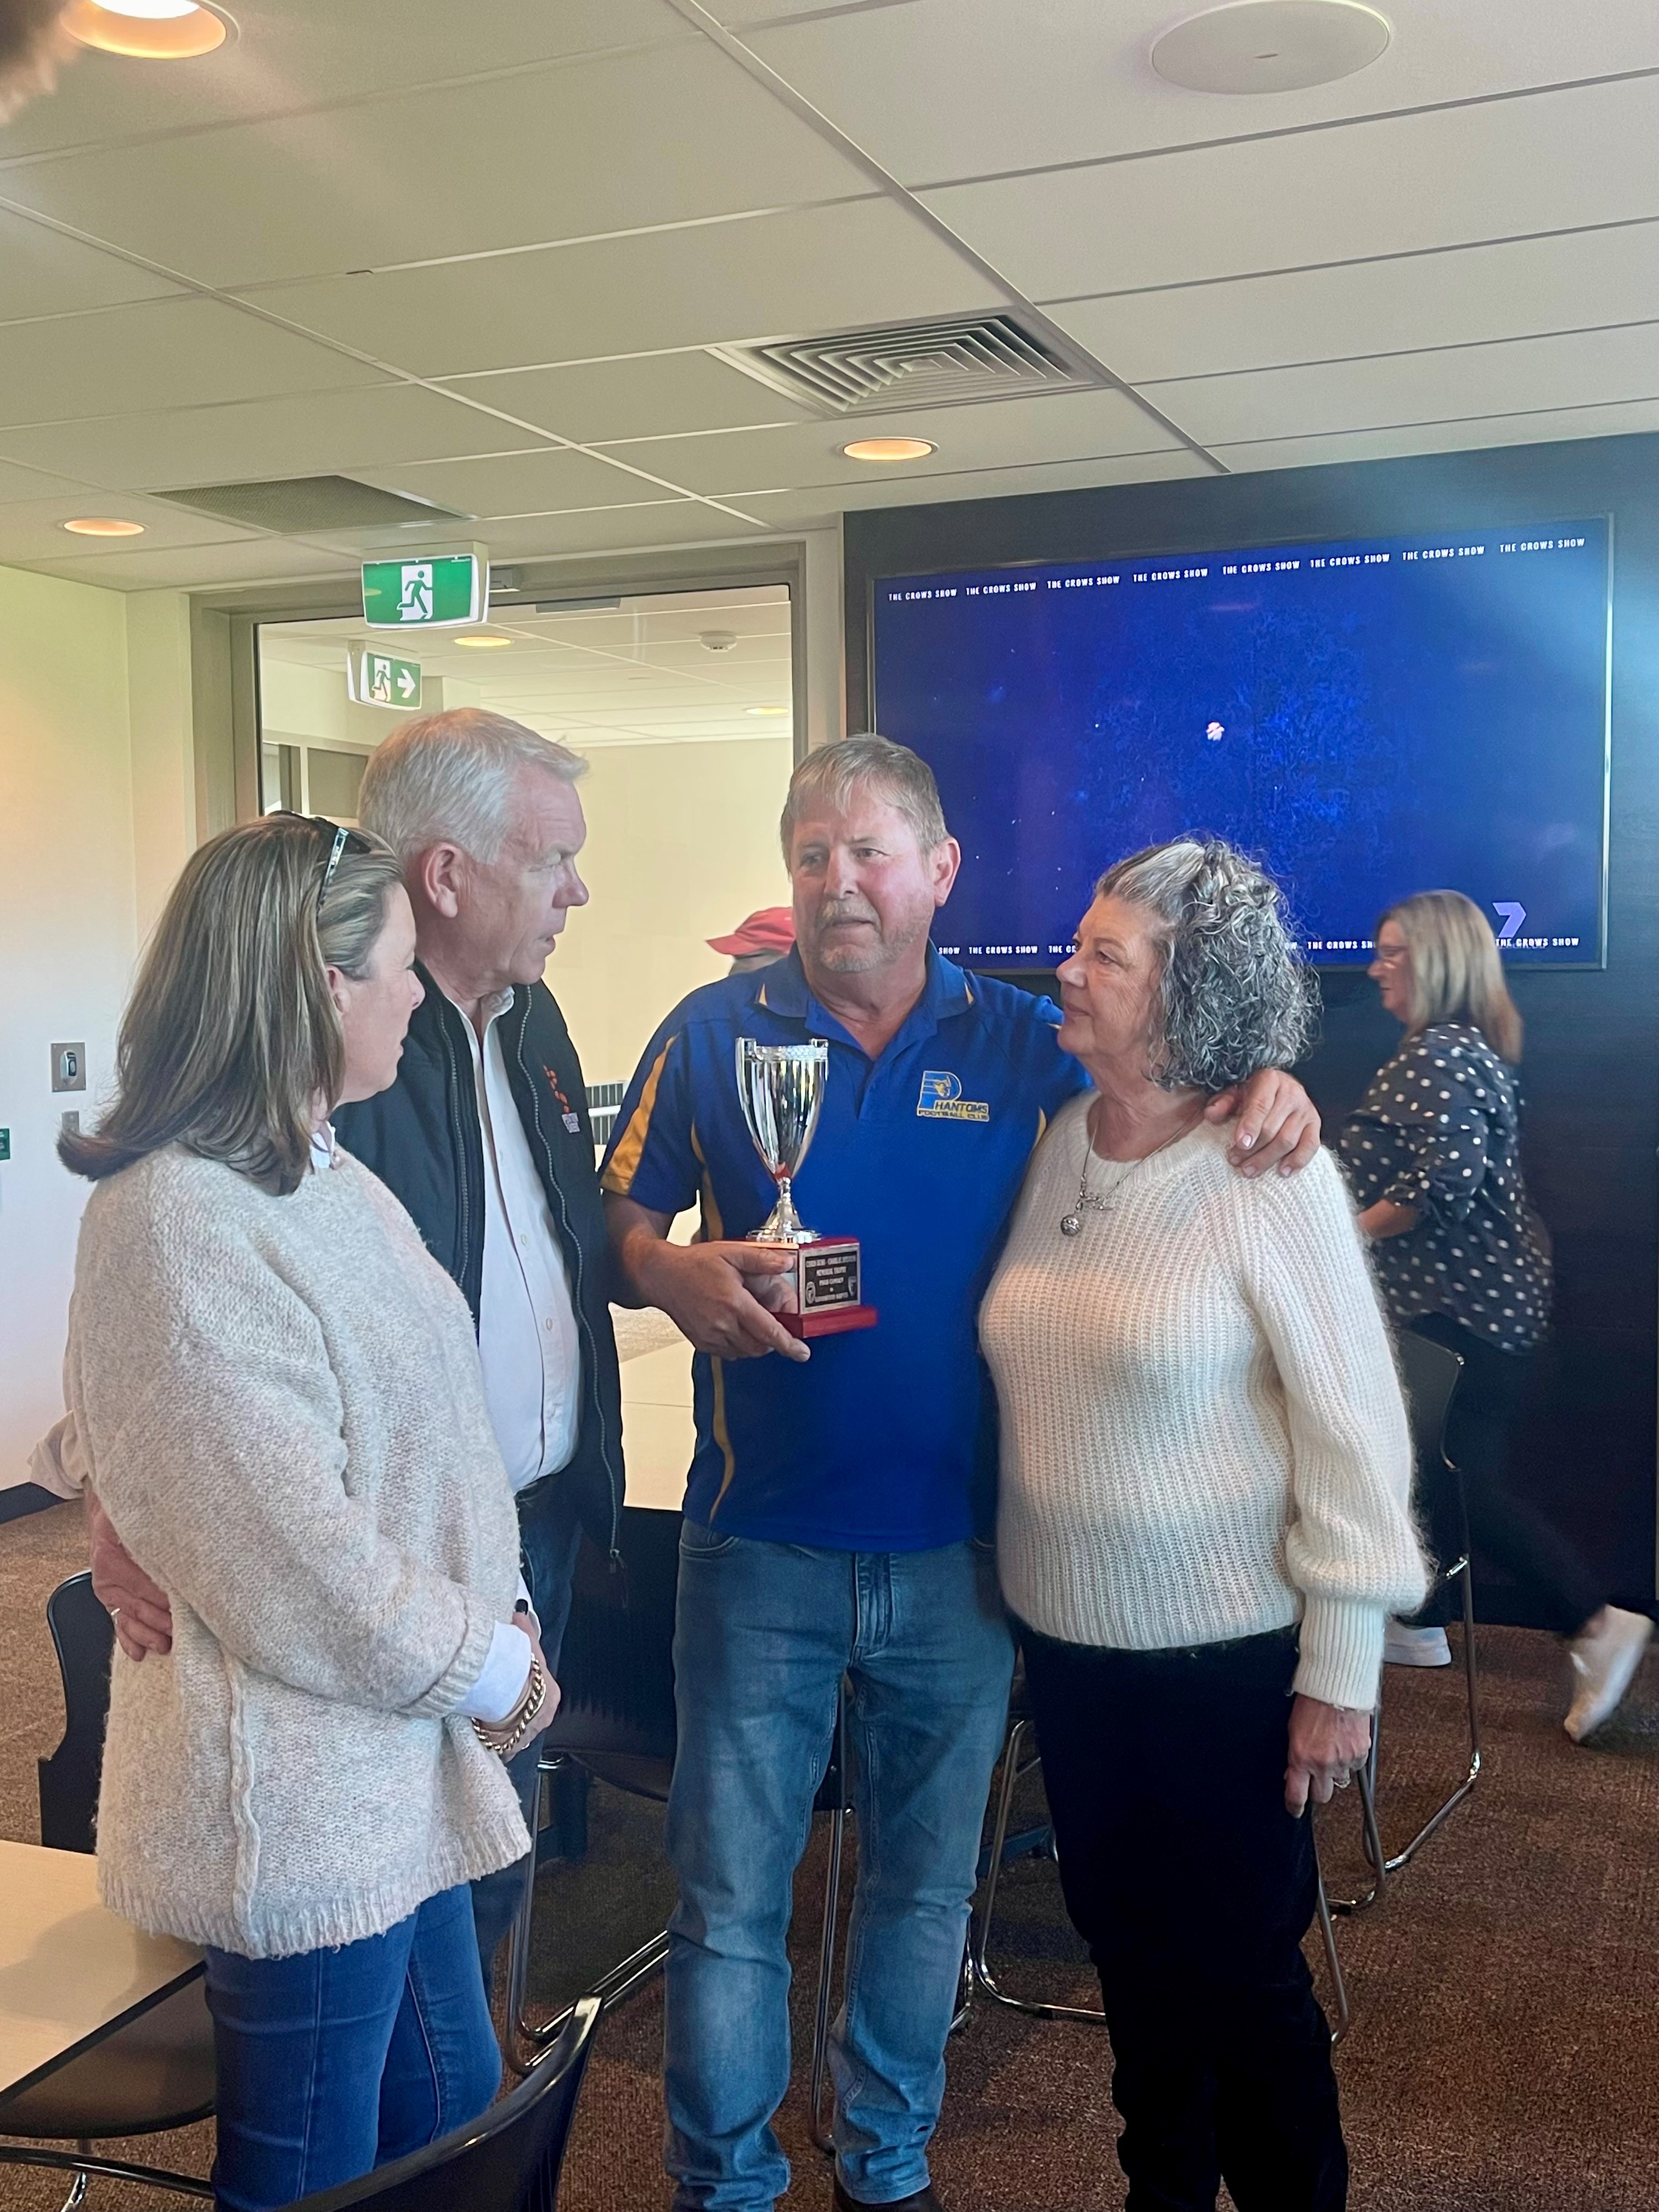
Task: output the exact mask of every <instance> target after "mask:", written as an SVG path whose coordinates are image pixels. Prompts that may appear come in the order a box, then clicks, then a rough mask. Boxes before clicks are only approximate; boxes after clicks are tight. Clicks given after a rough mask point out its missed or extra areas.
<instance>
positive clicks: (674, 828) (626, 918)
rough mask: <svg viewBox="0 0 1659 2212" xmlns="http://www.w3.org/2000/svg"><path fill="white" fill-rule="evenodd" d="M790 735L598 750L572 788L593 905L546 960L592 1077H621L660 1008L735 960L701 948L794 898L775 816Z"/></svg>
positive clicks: (786, 768)
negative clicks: (582, 821)
mask: <svg viewBox="0 0 1659 2212" xmlns="http://www.w3.org/2000/svg"><path fill="white" fill-rule="evenodd" d="M791 761H792V750H791V746H790V741H789V739H788V738H787V737H786V738H742V739H738V740H736V741H732V742H720V743H709V744H648V745H596V746H595V747H594V748H593V750H592V752H591V753H590V754H589V755H588V771H587V774H586V775H585V776H584V777H583V778H582V780H581V781H580V783H579V784H578V785H577V787H576V788H577V790H578V791H579V792H580V794H581V802H582V806H583V809H584V811H585V812H586V816H587V844H586V848H585V850H584V852H583V854H582V859H581V871H582V874H583V876H584V878H586V883H587V886H588V889H589V890H590V891H591V892H592V902H591V903H590V904H589V905H587V906H586V907H584V908H581V910H580V912H578V913H575V914H573V915H571V916H570V919H569V920H568V921H567V922H566V924H565V928H564V934H563V936H562V938H561V939H560V940H559V948H558V950H557V951H556V952H555V954H554V955H553V957H552V959H551V960H550V961H549V963H548V966H547V981H548V985H549V987H550V989H551V990H552V992H553V994H554V996H555V997H556V999H557V1000H558V1001H559V1004H560V1006H562V1008H563V1010H564V1016H565V1019H566V1021H567V1022H568V1024H569V1025H570V1033H571V1035H572V1036H573V1037H574V1039H575V1041H576V1048H577V1050H578V1051H579V1052H580V1054H581V1059H582V1069H583V1072H584V1073H585V1074H586V1077H587V1079H588V1081H589V1082H590V1083H609V1082H613V1081H623V1080H625V1079H627V1078H628V1077H629V1076H630V1075H631V1074H632V1073H634V1066H635V1061H636V1060H638V1059H639V1056H640V1054H641V1052H642V1051H643V1050H644V1049H645V1047H646V1045H647V1042H649V1039H650V1037H651V1035H652V1032H653V1030H655V1028H656V1026H657V1024H659V1022H660V1021H661V1019H662V1018H663V1016H664V1015H665V1013H667V1012H668V1011H669V1009H670V1008H671V1006H673V1005H674V1004H675V1002H676V1001H677V1000H679V999H683V998H684V995H685V994H686V993H687V992H688V991H690V990H695V989H696V986H697V985H698V984H699V983H711V982H713V981H714V978H715V977H716V976H718V975H725V973H726V968H727V965H728V963H727V962H726V960H725V959H724V958H723V957H722V956H721V955H720V953H718V952H711V951H709V949H708V945H707V944H706V943H705V942H704V939H707V938H710V937H720V936H724V935H726V933H728V932H730V931H731V930H733V929H735V928H736V927H737V926H738V923H739V922H740V921H742V920H743V918H744V915H746V914H750V913H752V912H753V911H754V909H755V908H757V907H763V906H787V905H788V903H789V883H788V878H787V877H786V875H785V874H784V872H783V860H782V856H781V854H780V853H779V850H778V816H779V813H780V812H781V810H782V806H783V799H784V792H785V789H786V787H787V784H788V781H789V770H790V766H791Z"/></svg>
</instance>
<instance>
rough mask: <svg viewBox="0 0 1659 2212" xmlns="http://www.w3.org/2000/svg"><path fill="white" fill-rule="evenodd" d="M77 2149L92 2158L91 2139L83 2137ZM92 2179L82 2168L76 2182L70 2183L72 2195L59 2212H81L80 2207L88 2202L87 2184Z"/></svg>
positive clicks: (66, 2199)
mask: <svg viewBox="0 0 1659 2212" xmlns="http://www.w3.org/2000/svg"><path fill="white" fill-rule="evenodd" d="M75 2148H76V2150H81V2151H85V2152H86V2153H87V2154H88V2156H90V2155H91V2153H92V2143H91V2140H90V2138H89V2137H88V2136H82V2138H81V2140H80V2141H79V2142H77V2143H76V2146H75ZM89 2179H91V2177H90V2175H89V2174H88V2172H87V2171H86V2169H85V2167H84V2166H83V2167H82V2169H81V2170H80V2171H79V2172H77V2173H76V2177H75V2179H74V2180H73V2181H71V2182H70V2193H69V2195H68V2196H67V2197H65V2198H64V2202H63V2204H62V2206H61V2207H60V2208H59V2212H79V2207H80V2206H81V2205H82V2204H83V2203H85V2202H86V2197H87V2184H88V2180H89Z"/></svg>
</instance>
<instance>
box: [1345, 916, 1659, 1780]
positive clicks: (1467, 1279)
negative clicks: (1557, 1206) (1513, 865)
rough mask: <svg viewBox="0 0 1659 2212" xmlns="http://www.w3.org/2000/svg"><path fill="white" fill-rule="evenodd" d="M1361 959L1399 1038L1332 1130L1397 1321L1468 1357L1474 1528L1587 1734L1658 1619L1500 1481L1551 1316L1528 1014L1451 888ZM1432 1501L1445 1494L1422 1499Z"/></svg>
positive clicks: (1419, 1645) (1454, 1425) (1457, 1431)
mask: <svg viewBox="0 0 1659 2212" xmlns="http://www.w3.org/2000/svg"><path fill="white" fill-rule="evenodd" d="M1370 972H1371V974H1372V975H1373V976H1374V977H1375V978H1376V981H1377V982H1378V984H1379V985H1380V986H1381V987H1382V993H1383V1005H1384V1006H1386V1007H1387V1008H1388V1010H1389V1012H1390V1013H1391V1014H1393V1015H1394V1016H1395V1019H1396V1020H1398V1021H1400V1022H1401V1023H1402V1024H1404V1026H1405V1030H1406V1036H1405V1040H1404V1042H1402V1044H1401V1048H1400V1050H1399V1051H1398V1052H1397V1053H1396V1054H1395V1056H1394V1058H1393V1059H1392V1060H1389V1063H1388V1065H1387V1066H1385V1067H1384V1068H1383V1070H1382V1072H1381V1073H1380V1074H1378V1076H1377V1077H1376V1080H1375V1082H1373V1084H1372V1085H1371V1087H1370V1091H1368V1092H1367V1093H1366V1095H1365V1098H1364V1103H1362V1105H1361V1106H1360V1108H1359V1110H1358V1113H1357V1114H1355V1115H1353V1117H1352V1120H1351V1121H1349V1122H1348V1123H1347V1125H1346V1127H1345V1128H1344V1130H1343V1132H1342V1137H1341V1152H1342V1159H1343V1164H1344V1165H1345V1167H1346V1170H1347V1172H1348V1178H1349V1181H1350V1182H1351V1183H1352V1186H1353V1189H1354V1194H1355V1197H1356V1198H1357V1200H1358V1203H1359V1205H1360V1206H1361V1208H1362V1209H1363V1210H1362V1212H1361V1213H1360V1216H1359V1225H1360V1228H1361V1229H1362V1230H1363V1231H1364V1233H1365V1234H1366V1236H1368V1237H1370V1238H1372V1239H1373V1240H1374V1247H1375V1258H1376V1272H1377V1275H1378V1278H1379V1279H1380V1281H1381V1284H1382V1286H1383V1294H1384V1296H1385V1297H1387V1299H1388V1302H1389V1307H1390V1309H1391V1310H1392V1312H1393V1314H1394V1317H1395V1322H1397V1323H1398V1324H1399V1326H1400V1327H1401V1328H1409V1329H1413V1330H1414V1331H1415V1332H1416V1333H1417V1334H1419V1336H1426V1337H1430V1338H1432V1339H1433V1340H1434V1341H1435V1342H1436V1343H1437V1344H1444V1345H1449V1346H1450V1347H1451V1349H1452V1350H1453V1351H1454V1352H1457V1353H1458V1354H1459V1356H1460V1357H1461V1358H1462V1362H1463V1372H1462V1376H1461V1378H1460V1380H1459V1383H1458V1386H1457V1391H1456V1395H1455V1397H1454V1399H1453V1401H1452V1407H1451V1413H1450V1416H1449V1420H1448V1423H1447V1437H1446V1445H1447V1450H1448V1452H1449V1455H1450V1456H1451V1458H1452V1460H1453V1462H1455V1464H1456V1465H1457V1466H1458V1467H1460V1468H1462V1472H1463V1486H1464V1494H1465V1496H1466V1498H1467V1499H1468V1516H1469V1530H1470V1534H1471V1535H1472V1537H1473V1539H1474V1542H1475V1543H1476V1544H1477V1545H1479V1546H1480V1548H1481V1549H1482V1550H1483V1551H1485V1552H1486V1553H1489V1554H1490V1555H1491V1556H1492V1558H1493V1559H1497V1560H1498V1561H1499V1562H1500V1563H1501V1564H1502V1565H1504V1567H1505V1568H1507V1569H1508V1571H1510V1573H1511V1574H1512V1575H1514V1576H1515V1577H1516V1580H1517V1581H1518V1582H1520V1583H1522V1586H1523V1588H1525V1589H1528V1591H1529V1592H1530V1593H1531V1594H1532V1595H1534V1597H1535V1598H1537V1599H1539V1600H1541V1601H1542V1603H1543V1605H1544V1607H1545V1608H1546V1610H1547V1619H1548V1622H1549V1626H1552V1627H1553V1628H1554V1629H1555V1630H1556V1631H1557V1632H1559V1634H1561V1635H1563V1636H1565V1637H1567V1638H1570V1639H1571V1656H1572V1663H1573V1668H1574V1670H1575V1674H1576V1676H1577V1681H1576V1685H1575V1693H1574V1697H1573V1701H1572V1706H1571V1711H1569V1713H1568V1715H1567V1719H1566V1729H1567V1734H1568V1735H1570V1736H1571V1737H1572V1738H1573V1740H1574V1741H1575V1742H1582V1741H1583V1739H1584V1738H1585V1737H1586V1736H1587V1735H1589V1734H1590V1732H1591V1730H1592V1729H1597V1728H1599V1727H1600V1726H1601V1723H1602V1722H1603V1721H1605V1720H1606V1719H1607V1717H1608V1715H1609V1714H1610V1713H1612V1711H1613V1709H1614V1707H1615V1706H1616V1705H1618V1703H1619V1701H1620V1699H1621V1698H1622V1697H1623V1696H1624V1694H1625V1692H1626V1689H1628V1687H1629V1686H1630V1681H1631V1677H1632V1675H1633V1674H1634V1673H1635V1671H1636V1668H1637V1665H1638V1662H1639V1661H1640V1659H1641V1656H1642V1653H1643V1651H1644V1649H1645V1647H1646V1644H1647V1641H1648V1638H1649V1637H1650V1635H1651V1634H1652V1632H1653V1629H1652V1623H1651V1622H1650V1621H1649V1620H1646V1619H1644V1617H1643V1616H1642V1615H1641V1614H1639V1613H1626V1612H1624V1611H1622V1610H1621V1609H1620V1607H1617V1606H1613V1605H1608V1604H1607V1602H1606V1592H1605V1591H1604V1590H1603V1589H1601V1588H1600V1586H1599V1585H1598V1584H1597V1583H1596V1582H1595V1577H1593V1575H1592V1574H1591V1571H1590V1570H1589V1567H1588V1566H1587V1565H1585V1564H1584V1562H1583V1560H1582V1559H1580V1558H1579V1557H1578V1555H1577V1553H1576V1552H1575V1551H1574V1550H1573V1549H1572V1547H1571V1546H1570V1545H1569V1544H1568V1543H1567V1542H1566V1541H1565V1539H1564V1538H1563V1537H1562V1536H1561V1535H1560V1534H1559V1531H1558V1530H1556V1529H1555V1528H1553V1527H1552V1526H1551V1525H1550V1523H1549V1522H1547V1520H1546V1519H1545V1518H1544V1516H1542V1515H1541V1514H1540V1513H1538V1512H1536V1511H1534V1509H1533V1508H1532V1507H1531V1506H1530V1505H1528V1504H1526V1502H1525V1501H1524V1500H1522V1499H1521V1498H1516V1497H1514V1496H1512V1495H1511V1494H1510V1492H1509V1490H1508V1488H1507V1487H1506V1485H1505V1480H1504V1477H1505V1473H1506V1470H1507V1466H1508V1460H1509V1435H1510V1428H1511V1427H1512V1425H1513V1424H1514V1421H1515V1419H1516V1413H1518V1411H1519V1407H1520V1400H1521V1392H1522V1385H1523V1383H1524V1380H1525V1376H1526V1371H1527V1369H1528V1365H1529V1364H1530V1358H1529V1355H1530V1354H1531V1352H1533V1350H1534V1347H1535V1346H1536V1345H1537V1344H1538V1342H1539V1340H1541V1337H1542V1336H1543V1334H1544V1333H1545V1330H1546V1328H1547V1327H1548V1324H1549V1309H1550V1262H1549V1255H1548V1252H1547V1248H1546V1245H1545V1242H1544V1237H1543V1233H1542V1225H1541V1223H1539V1222H1538V1220H1537V1218H1536V1216H1535V1215H1534V1214H1533V1213H1532V1212H1531V1211H1530V1209H1529V1208H1528V1204H1527V1194H1526V1188H1525V1186H1524V1185H1523V1183H1522V1180H1521V1159H1520V1147H1519V1127H1518V1117H1517V1111H1516V1085H1515V1075H1514V1072H1513V1068H1514V1063H1516V1062H1517V1061H1518V1060H1520V1057H1521V1017H1520V1015H1519V1014H1518V1013H1517V1012H1516V1009H1515V1003H1514V1001H1513V1000H1511V998H1510V994H1509V992H1508V990H1507V988H1506V987H1505V986H1504V971H1503V964H1502V962H1501V961H1500V959H1499V957H1498V947H1497V945H1496V944H1495V942H1494V941H1493V938H1492V929H1491V927H1490V925H1489V924H1488V923H1487V922H1486V920H1485V918H1484V917H1483V916H1482V915H1481V912H1480V908H1479V907H1477V906H1476V905H1475V904H1474V902H1473V901H1472V900H1470V899H1467V898H1465V897H1464V896H1463V895H1462V892H1461V891H1419V893H1418V894H1417V896H1415V897H1413V898H1408V899H1403V900H1401V902H1400V904H1399V905H1398V906H1394V907H1390V908H1389V911H1388V912H1387V913H1386V914H1385V915H1383V919H1382V920H1381V921H1379V922H1378V924H1377V926H1376V958H1375V959H1374V960H1373V961H1372V963H1371V969H1370ZM1425 1502H1426V1504H1428V1507H1429V1510H1430V1511H1431V1515H1432V1514H1433V1511H1434V1509H1435V1506H1436V1504H1437V1500H1435V1499H1434V1498H1429V1499H1428V1500H1427V1501H1425ZM1384 1656H1386V1657H1388V1658H1389V1659H1392V1660H1395V1661H1396V1662H1399V1663H1401V1664H1405V1665H1408V1666H1419V1667H1421V1666H1428V1667H1436V1666H1444V1665H1446V1664H1447V1663H1448V1662H1449V1659H1450V1657H1451V1653H1450V1650H1449V1647H1448V1645H1447V1643H1446V1633H1445V1630H1444V1629H1443V1628H1441V1627H1432V1626H1419V1627H1407V1626H1401V1625H1400V1624H1398V1623H1390V1626H1389V1641H1388V1644H1387V1645H1386V1646H1385V1653H1384Z"/></svg>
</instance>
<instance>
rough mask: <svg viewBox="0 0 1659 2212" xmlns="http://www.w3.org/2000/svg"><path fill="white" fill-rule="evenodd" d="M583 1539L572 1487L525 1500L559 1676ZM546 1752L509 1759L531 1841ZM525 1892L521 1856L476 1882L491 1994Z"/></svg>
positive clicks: (539, 1596)
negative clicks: (497, 1961)
mask: <svg viewBox="0 0 1659 2212" xmlns="http://www.w3.org/2000/svg"><path fill="white" fill-rule="evenodd" d="M581 1541H582V1528H581V1522H580V1520H579V1518H578V1517H577V1514H576V1508H575V1505H574V1502H573V1500H572V1498H571V1497H570V1493H569V1492H568V1489H567V1488H566V1487H565V1486H564V1485H563V1484H562V1483H561V1482H560V1481H559V1480H558V1479H557V1478H556V1477H555V1479H554V1480H553V1481H552V1482H551V1483H550V1485H549V1486H548V1487H547V1489H546V1490H545V1491H544V1492H538V1494H537V1495H535V1496H534V1497H531V1498H526V1501H525V1504H524V1510H523V1514H522V1517H521V1520H520V1530H519V1543H520V1565H521V1567H522V1570H523V1572H524V1578H525V1581H526V1583H527V1585H528V1586H529V1590H530V1602H531V1603H532V1606H534V1607H535V1609H536V1618H537V1620H539V1621H540V1623H541V1625H542V1656H543V1658H544V1659H545V1660H546V1662H547V1665H548V1670H549V1672H550V1674H557V1673H558V1669H559V1646H560V1644H562V1642H563V1640H564V1626H565V1623H566V1621H568V1620H569V1618H570V1577H571V1576H572V1575H573V1574H574V1572H575V1569H576V1553H577V1552H578V1551H579V1550H580V1547H581ZM541 1755H542V1740H541V1738H540V1736H537V1737H535V1738H534V1739H533V1740H532V1741H531V1742H530V1743H529V1744H527V1745H526V1747H525V1748H524V1750H522V1751H521V1752H520V1753H519V1755H518V1757H517V1758H516V1759H508V1761H507V1774H508V1776H509V1777H510V1778H511V1779H512V1783H513V1788H514V1789H515V1790H517V1791H518V1793H519V1804H520V1809H521V1810H522V1811H523V1814H524V1818H525V1826H526V1827H527V1828H528V1829H529V1831H530V1838H531V1842H532V1845H533V1844H534V1842H535V1839H536V1814H537V1810H538V1806H539V1804H540V1800H541V1773H540V1767H539V1761H540V1759H541ZM523 1894H524V1861H523V1860H522V1859H520V1861H519V1863H518V1864H517V1865H516V1866H510V1867H503V1868H501V1870H500V1871H499V1872H498V1873H495V1874H487V1875H483V1876H481V1878H480V1879H479V1880H478V1881H475V1882H474V1883H473V1885H472V1911H473V1916H474V1918H475V1919H476V1921H477V1930H478V1963H479V1965H480V1966H482V1967H483V1984H484V1990H485V1994H486V1995H488V1993H489V1989H490V1986H491V1983H492V1978H493V1976H494V1972H495V1954H496V1952H497V1951H498V1950H500V1948H501V1938H502V1937H503V1936H505V1935H506V1933H507V1929H509V1928H510V1927H511V1926H512V1925H513V1914H514V1913H515V1912H516V1911H518V1909H519V1900H520V1898H521V1897H522V1896H523Z"/></svg>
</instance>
